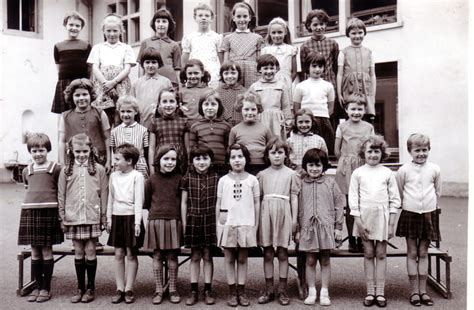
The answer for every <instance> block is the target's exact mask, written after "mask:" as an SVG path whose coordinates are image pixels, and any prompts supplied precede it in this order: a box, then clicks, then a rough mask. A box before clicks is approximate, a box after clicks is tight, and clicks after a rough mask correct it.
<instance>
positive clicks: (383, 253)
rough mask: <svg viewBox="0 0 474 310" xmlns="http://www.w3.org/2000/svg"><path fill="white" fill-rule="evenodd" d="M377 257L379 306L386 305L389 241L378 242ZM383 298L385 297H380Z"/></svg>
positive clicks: (376, 292) (376, 244)
mask: <svg viewBox="0 0 474 310" xmlns="http://www.w3.org/2000/svg"><path fill="white" fill-rule="evenodd" d="M375 246H376V248H375V256H376V258H377V264H376V265H375V273H376V277H377V278H376V284H375V287H376V290H375V295H376V299H377V303H378V305H380V304H381V303H382V304H386V302H387V301H386V299H385V275H386V273H387V259H386V258H387V241H376V242H375ZM380 296H383V297H380Z"/></svg>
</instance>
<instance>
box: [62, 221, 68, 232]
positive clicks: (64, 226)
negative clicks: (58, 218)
mask: <svg viewBox="0 0 474 310" xmlns="http://www.w3.org/2000/svg"><path fill="white" fill-rule="evenodd" d="M61 230H62V231H63V233H65V232H66V230H67V229H66V225H64V224H63V222H61Z"/></svg>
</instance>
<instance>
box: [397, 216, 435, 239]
mask: <svg viewBox="0 0 474 310" xmlns="http://www.w3.org/2000/svg"><path fill="white" fill-rule="evenodd" d="M396 235H397V236H398V237H406V238H413V239H428V240H430V241H441V234H440V232H439V213H438V211H437V210H435V211H432V212H428V213H421V214H419V213H416V212H410V211H406V210H402V213H401V214H400V219H399V220H398V226H397V232H396Z"/></svg>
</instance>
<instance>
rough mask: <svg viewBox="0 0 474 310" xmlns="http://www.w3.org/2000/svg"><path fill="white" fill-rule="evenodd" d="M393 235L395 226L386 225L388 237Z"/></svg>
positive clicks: (390, 237)
mask: <svg viewBox="0 0 474 310" xmlns="http://www.w3.org/2000/svg"><path fill="white" fill-rule="evenodd" d="M394 236H395V227H394V226H393V225H389V226H388V239H392V238H393V237H394Z"/></svg>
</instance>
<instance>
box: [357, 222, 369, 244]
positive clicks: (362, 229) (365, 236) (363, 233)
mask: <svg viewBox="0 0 474 310" xmlns="http://www.w3.org/2000/svg"><path fill="white" fill-rule="evenodd" d="M357 231H358V232H359V236H360V237H361V238H362V240H364V241H369V234H370V230H369V229H368V228H367V227H366V226H365V225H364V224H363V223H362V222H360V223H359V224H358V225H357Z"/></svg>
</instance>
